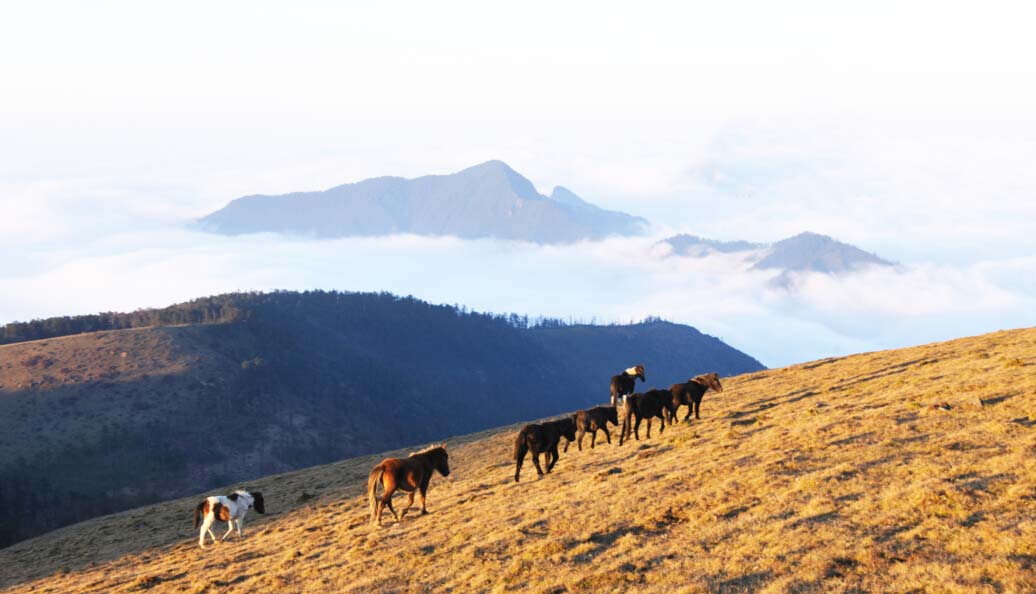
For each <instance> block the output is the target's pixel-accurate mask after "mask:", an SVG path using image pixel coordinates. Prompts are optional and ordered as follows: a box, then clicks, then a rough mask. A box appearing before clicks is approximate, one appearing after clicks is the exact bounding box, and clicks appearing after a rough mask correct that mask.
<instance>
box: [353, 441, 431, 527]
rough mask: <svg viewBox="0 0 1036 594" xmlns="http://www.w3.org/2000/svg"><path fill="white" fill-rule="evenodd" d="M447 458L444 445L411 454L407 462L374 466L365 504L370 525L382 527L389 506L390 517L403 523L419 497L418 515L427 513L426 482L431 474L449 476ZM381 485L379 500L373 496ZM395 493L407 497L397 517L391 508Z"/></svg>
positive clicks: (399, 460) (386, 461)
mask: <svg viewBox="0 0 1036 594" xmlns="http://www.w3.org/2000/svg"><path fill="white" fill-rule="evenodd" d="M449 457H450V456H449V454H447V453H446V444H440V445H436V446H430V447H427V448H425V449H423V450H421V451H420V452H414V453H412V454H410V456H408V457H406V458H385V459H384V460H382V461H381V462H380V463H379V464H378V465H377V466H375V467H374V468H373V469H372V470H371V473H370V476H369V477H368V478H367V501H368V502H369V503H370V514H371V524H375V523H376V524H377V525H378V526H381V514H382V513H383V512H384V511H385V506H388V508H389V511H390V512H392V517H394V518H395V519H396V521H397V522H401V521H403V517H404V516H406V513H407V512H408V511H410V507H411V506H412V505H414V495H415V494H416V493H418V492H420V494H421V515H422V516H423V515H425V514H427V513H428V507H427V506H426V505H425V495H426V494H427V493H428V482H429V481H431V480H432V474H433V472H434V471H438V472H439V474H441V475H443V476H450V463H449ZM378 483H381V486H382V488H383V489H384V491H385V492H384V494H383V495H382V496H381V498H378V497H376V496H375V492H376V491H377V489H378ZM396 489H402V490H403V491H406V492H407V493H409V494H410V498H409V499H408V500H407V503H406V508H405V509H403V512H402V513H400V514H397V513H396V510H395V509H393V507H392V494H393V493H395V491H396Z"/></svg>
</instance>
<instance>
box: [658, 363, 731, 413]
mask: <svg viewBox="0 0 1036 594" xmlns="http://www.w3.org/2000/svg"><path fill="white" fill-rule="evenodd" d="M709 388H712V389H713V390H714V391H716V392H722V391H723V384H721V383H719V374H718V373H716V372H715V371H713V372H712V373H706V374H703V375H699V376H697V377H695V378H693V379H691V380H688V381H687V383H684V384H673V385H672V386H669V392H670V393H671V394H672V395H673V412H672V414H671V415H669V424H670V425H672V424H673V423H674V422H675V421H676V412H677V411H678V410H680V407H681V406H683V405H685V404H686V405H687V416H686V417H684V418H683V420H684V422H687V421H690V420H691V413H692V412H693V413H694V418H695V419H701V415H700V414H699V412H700V411H701V399H702V397H703V396H705V392H707V391H708V390H709Z"/></svg>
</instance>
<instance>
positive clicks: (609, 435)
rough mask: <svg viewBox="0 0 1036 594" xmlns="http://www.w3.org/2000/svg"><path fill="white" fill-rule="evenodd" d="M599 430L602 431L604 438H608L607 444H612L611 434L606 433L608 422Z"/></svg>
mask: <svg viewBox="0 0 1036 594" xmlns="http://www.w3.org/2000/svg"><path fill="white" fill-rule="evenodd" d="M601 430H602V431H604V437H605V439H607V440H608V445H611V444H612V435H611V433H608V423H605V424H604V427H601Z"/></svg>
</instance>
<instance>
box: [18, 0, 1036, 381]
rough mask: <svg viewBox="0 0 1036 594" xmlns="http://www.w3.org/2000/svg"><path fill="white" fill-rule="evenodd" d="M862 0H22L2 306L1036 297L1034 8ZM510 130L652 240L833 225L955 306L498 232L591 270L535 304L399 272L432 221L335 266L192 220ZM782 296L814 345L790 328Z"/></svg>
mask: <svg viewBox="0 0 1036 594" xmlns="http://www.w3.org/2000/svg"><path fill="white" fill-rule="evenodd" d="M859 4H860V5H859V6H846V4H845V3H832V2H780V3H776V2H722V3H717V2H708V3H705V2H702V3H688V2H673V3H655V2H638V3H618V2H615V3H608V2H587V3H579V2H565V3H558V2H526V3H521V4H515V5H510V6H503V5H499V4H496V3H487V2H435V3H428V2H420V3H419V2H413V3H405V2H397V3H368V2H364V3H355V4H349V3H341V2H327V3H316V2H296V3H290V4H284V3H260V2H240V3H232V2H221V3H202V2H181V3H176V4H165V5H163V4H159V3H146V2H38V3H27V2H26V3H17V4H15V3H10V4H8V5H5V6H4V7H2V8H0V254H3V256H4V257H3V269H2V270H0V323H4V322H7V321H11V320H14V319H25V318H29V317H39V316H44V315H57V314H66V313H68V314H72V313H87V312H92V311H97V310H102V309H120V308H134V307H143V306H161V305H166V304H168V303H171V302H173V301H177V300H181V299H184V298H191V297H195V296H199V295H202V294H208V293H212V292H215V291H222V290H234V289H251V288H308V287H313V286H320V287H324V288H340V289H354V288H356V289H358V288H363V289H370V290H378V289H380V288H384V289H386V290H393V291H396V292H403V293H413V294H414V295H416V296H418V297H422V296H424V297H426V298H429V299H432V300H441V301H449V302H458V303H467V304H469V305H476V306H478V307H480V308H483V309H490V310H497V311H519V312H522V313H530V314H537V313H550V314H552V315H561V316H563V317H568V316H573V317H580V318H589V317H592V316H597V317H598V318H601V317H604V318H609V319H622V320H625V319H632V318H635V317H637V316H641V315H649V314H653V313H654V314H659V315H667V316H669V317H672V318H674V319H677V320H679V321H683V322H686V323H690V324H692V325H696V326H698V327H700V328H702V329H703V330H705V331H709V330H710V328H711V329H712V330H713V331H714V332H715V333H717V334H721V335H725V336H735V337H737V340H738V341H739V342H738V344H736V346H739V347H741V348H744V349H745V350H746V351H748V352H749V353H751V354H757V353H760V352H763V353H764V354H765V356H763V355H760V356H761V358H763V359H764V362H765V363H768V364H774V363H778V362H780V363H783V362H787V361H790V360H802V359H803V358H805V357H813V356H824V355H825V354H828V353H834V352H849V351H851V350H853V349H859V348H884V347H887V346H899V345H901V344H910V343H911V342H912V341H913V339H915V338H916V339H918V340H921V339H934V338H941V337H946V338H949V337H951V336H952V333H953V332H974V331H983V330H986V329H996V328H995V327H994V326H1007V325H1023V324H1031V323H1032V322H1033V320H1032V317H1031V316H1030V315H1028V314H1026V313H1024V311H1025V307H1023V306H1024V305H1026V304H1030V303H1031V301H1032V299H1033V298H1034V295H1036V288H1034V287H1033V286H1032V283H1031V282H1028V281H1025V280H1023V278H1024V277H1027V276H1031V275H1030V273H1033V272H1036V270H1034V268H1033V267H1034V264H1033V261H1032V258H1033V256H1034V254H1036V224H1034V221H1036V199H1034V198H1036V168H1034V167H1032V165H1031V159H1032V156H1033V155H1036V107H1034V106H1036V60H1033V59H1032V56H1034V55H1036V38H1034V36H1033V35H1031V31H1030V29H1031V24H1032V23H1033V22H1036V19H1034V18H1033V17H1036V12H1034V9H1033V8H1031V7H1030V6H1031V5H1030V4H1028V3H1022V2H1019V3H996V2H985V3H981V4H979V3H964V2H909V3H905V2H868V3H859ZM489 159H502V160H504V161H506V162H507V163H509V164H510V165H511V166H512V167H514V168H515V169H516V170H517V171H519V172H520V173H522V174H524V175H526V176H527V177H529V178H530V180H531V181H532V182H533V183H534V184H535V185H536V186H537V188H538V189H539V190H540V191H543V192H549V191H550V189H551V188H552V187H553V186H554V185H564V186H566V187H568V188H570V189H572V190H573V191H575V192H576V193H578V194H580V195H581V196H583V197H584V198H586V199H588V200H590V201H592V202H595V203H597V204H600V205H602V206H605V207H608V208H614V209H619V210H623V211H626V212H630V213H633V214H637V215H642V216H645V217H647V218H648V219H650V220H651V221H652V222H653V223H654V224H655V230H654V235H655V236H658V237H660V236H663V235H665V234H666V233H669V232H675V231H686V232H692V233H697V234H699V235H705V236H710V237H717V238H722V239H748V240H753V241H770V240H776V239H780V238H782V237H786V236H788V235H792V234H794V233H797V232H799V231H801V230H804V229H810V230H813V231H817V232H822V233H827V234H830V235H834V236H836V237H838V238H839V239H843V240H845V241H849V242H852V243H855V244H857V245H860V246H861V247H863V248H864V249H867V250H870V251H875V252H878V253H879V254H880V255H882V256H885V257H886V258H889V259H892V260H896V261H899V262H902V263H904V264H906V265H909V266H913V267H914V268H911V269H910V270H909V271H908V272H904V273H903V274H907V275H908V277H907V278H900V279H898V280H893V281H891V282H892V283H894V284H904V285H905V286H908V287H912V288H913V289H914V290H915V291H918V292H920V293H928V297H929V298H930V299H932V303H937V304H938V307H936V308H935V309H938V310H939V312H941V313H939V314H938V315H936V314H934V313H933V314H932V315H930V316H923V315H918V314H916V313H909V312H904V311H900V309H897V308H896V307H894V305H895V304H894V303H889V302H886V301H881V302H878V301H877V300H864V303H865V304H867V307H864V308H863V310H862V311H854V313H853V319H857V320H870V323H871V325H872V326H873V324H874V323H878V322H881V323H889V324H892V325H898V326H900V327H901V328H903V329H902V331H900V332H898V333H896V334H895V336H882V335H881V333H880V332H875V331H874V330H873V328H870V329H867V328H864V327H861V325H860V324H855V323H848V322H849V317H848V316H846V317H843V318H839V317H838V316H837V315H836V314H837V311H835V310H834V309H832V307H831V306H830V304H831V303H842V304H843V305H845V307H847V308H848V307H849V306H850V305H854V300H853V299H852V298H851V296H852V295H854V294H855V292H857V291H859V290H861V287H859V286H858V285H857V284H854V283H858V282H860V281H859V280H856V281H852V282H849V281H845V282H842V281H839V282H837V283H835V284H834V285H832V284H831V283H830V282H828V281H825V280H824V279H814V280H813V281H810V282H808V283H806V284H805V285H804V286H805V287H809V288H810V290H811V291H812V294H811V295H800V296H798V297H789V296H787V295H775V294H771V293H769V292H768V291H767V290H765V289H763V288H762V287H764V286H765V284H764V283H763V284H760V283H758V282H756V281H758V279H755V280H745V279H744V278H740V277H738V278H733V277H731V278H727V279H726V280H724V281H723V282H721V283H717V284H718V285H720V286H723V287H726V290H728V291H729V293H728V294H726V295H727V297H728V298H729V299H730V300H732V301H733V302H736V303H737V304H739V305H738V307H743V308H744V309H742V310H738V309H737V308H734V307H728V308H726V309H724V311H725V312H726V313H724V314H722V315H717V316H709V315H708V311H709V310H708V309H705V310H702V309H701V307H699V306H698V305H695V306H693V307H692V306H691V305H690V304H689V301H688V302H683V303H682V302H681V301H680V299H679V296H678V295H670V296H669V297H667V298H665V299H663V298H661V297H659V296H658V294H657V292H655V293H653V292H652V291H650V290H648V287H651V286H658V287H664V286H666V285H667V283H669V282H670V281H671V278H670V277H672V276H673V275H674V274H677V272H676V271H675V270H674V269H672V267H670V268H665V267H662V268H657V269H656V268H654V267H653V268H652V271H651V274H650V276H651V279H653V280H651V282H649V283H646V285H645V286H644V287H639V288H638V290H637V291H631V293H630V297H629V300H623V299H610V300H606V301H607V302H600V303H599V307H596V309H594V308H593V307H590V306H587V305H586V304H588V303H590V304H592V303H594V302H595V301H594V300H592V299H588V298H587V296H589V295H596V294H597V293H598V291H599V288H600V285H599V283H602V282H604V281H603V280H602V279H604V278H607V277H608V275H609V274H611V273H613V272H614V270H612V269H610V268H608V267H607V265H608V264H607V263H608V262H611V261H612V259H611V256H610V255H615V254H618V255H617V256H616V257H615V260H614V261H616V262H621V266H622V267H624V268H623V269H624V270H626V268H625V267H628V266H630V265H632V264H631V263H632V262H636V260H637V258H640V257H642V256H643V254H644V253H646V251H650V243H648V244H647V245H641V244H638V245H637V246H636V247H635V248H626V247H623V248H619V247H616V246H614V245H611V244H607V245H601V246H596V247H595V246H583V247H581V248H572V249H571V250H569V251H566V252H564V253H563V254H559V253H556V252H551V251H549V250H548V251H544V250H540V249H532V248H528V246H527V247H526V248H517V247H514V246H496V247H494V248H491V249H490V251H491V252H492V253H493V254H495V255H496V256H498V259H496V260H493V265H494V266H495V267H496V270H495V271H494V274H499V275H501V278H500V279H499V280H498V284H499V282H506V278H507V273H508V271H511V272H514V273H517V272H519V271H523V272H527V271H528V270H527V268H526V267H527V266H528V264H529V263H530V262H535V263H537V265H538V266H541V267H542V266H546V265H547V264H545V263H549V262H567V263H568V264H570V265H572V266H576V267H578V268H579V269H580V270H581V271H582V273H581V274H585V277H584V276H580V275H579V274H576V275H575V276H574V278H573V276H572V274H571V271H570V270H567V269H564V268H562V267H560V266H562V265H560V264H559V265H558V266H559V268H557V269H556V270H553V271H551V272H550V273H549V274H548V276H550V277H552V278H553V277H556V278H557V280H558V283H559V291H562V290H563V292H564V295H561V296H557V295H555V296H551V298H549V299H544V300H542V301H541V300H538V299H539V298H538V297H537V296H535V295H528V296H526V297H523V298H521V299H519V298H516V297H514V296H509V295H505V294H503V293H500V294H496V293H493V292H492V291H486V290H485V289H484V288H480V286H481V285H479V283H469V282H468V280H470V279H459V280H458V281H457V282H456V283H455V284H454V287H453V289H451V290H447V289H445V288H443V287H440V286H435V285H434V284H433V282H434V281H432V280H428V281H427V282H416V281H414V282H410V283H408V281H407V280H406V279H413V278H414V276H413V275H410V276H405V275H403V274H402V273H401V271H403V270H410V267H411V266H413V264H412V263H407V260H408V256H407V255H405V254H406V253H407V250H406V249H403V248H400V247H399V246H401V245H409V244H407V243H406V241H412V240H398V239H396V240H392V241H390V242H388V243H385V244H380V243H378V244H371V243H362V244H349V245H353V247H357V246H360V247H362V249H364V250H367V251H368V252H370V253H373V254H377V257H375V258H374V260H376V261H378V262H380V263H381V264H380V267H379V268H377V269H370V270H368V271H367V272H368V273H367V275H366V276H365V277H364V278H362V279H360V278H356V277H352V278H350V277H348V276H338V275H337V273H333V272H332V270H338V269H337V268H334V269H332V268H331V267H330V266H331V262H332V261H333V262H334V263H335V265H336V266H349V265H350V264H349V261H348V260H346V261H342V259H341V258H342V256H340V255H339V253H338V252H337V251H335V249H337V248H335V249H332V248H333V247H334V246H333V245H331V244H319V243H318V242H313V243H306V242H302V243H299V242H292V243H291V245H290V248H286V247H285V246H284V244H279V243H277V241H276V240H273V239H270V238H242V239H240V240H238V241H234V240H226V239H220V238H212V237H209V236H201V235H199V234H194V233H190V232H186V231H184V230H183V224H184V223H185V222H187V221H189V220H190V219H192V218H194V217H198V216H201V215H203V214H205V213H207V212H210V211H211V210H214V209H216V208H219V207H220V206H222V205H223V204H225V203H226V202H228V201H229V200H231V199H233V198H236V197H238V196H241V195H246V194H251V193H278V192H288V191H297V190H313V189H323V188H327V187H331V186H334V185H338V184H341V183H345V182H351V181H358V180H360V179H364V178H367V177H373V176H377V175H403V176H408V177H409V176H418V175H422V174H427V173H448V172H452V171H457V170H459V169H462V168H464V167H467V166H470V165H473V164H475V163H479V162H482V161H486V160H489ZM401 241H402V243H400V242H401ZM271 242H272V243H271ZM433 243H434V242H433ZM434 245H436V246H440V247H438V248H434V249H432V248H428V247H427V246H424V247H422V248H420V249H425V250H429V249H430V251H431V252H433V253H439V254H441V256H442V259H440V260H434V261H422V265H423V266H425V267H428V266H435V265H436V264H440V265H442V264H444V263H445V262H446V261H455V260H456V259H462V260H464V259H471V258H478V257H479V254H481V253H483V252H484V251H485V250H486V248H485V246H484V245H482V244H478V245H474V246H471V245H468V246H465V245H454V244H451V243H449V242H447V244H438V243H436V244H434ZM443 245H446V246H448V247H442V246H443ZM337 247H338V248H340V247H341V246H340V245H339V246H337ZM282 252H283V253H282ZM255 253H262V254H267V255H269V256H270V258H269V259H266V260H264V259H254V258H253V257H252V256H250V254H255ZM284 253H287V254H293V255H294V257H296V258H297V259H298V262H306V263H307V264H306V265H302V266H300V265H298V263H297V262H289V261H286V260H285V258H287V256H285V255H284ZM314 258H325V259H326V261H327V263H328V264H327V267H326V268H325V267H321V266H320V265H315V264H313V259H314ZM589 262H593V263H596V264H598V265H599V266H591V265H590V264H589ZM144 263H146V264H144ZM617 265H619V264H617ZM687 266H691V264H687ZM242 267H244V268H246V269H245V270H243V269H242ZM300 271H303V272H305V274H303V272H300ZM138 273H139V274H141V275H142V276H141V277H140V279H138V280H137V282H134V283H132V286H131V287H126V286H119V283H120V280H122V279H125V278H127V277H128V276H131V275H134V274H138ZM627 273H629V272H628V271H627V272H624V273H623V274H627ZM629 274H630V278H631V282H633V283H635V282H636V275H634V274H632V273H629ZM1020 277H1022V278H1020ZM96 279H107V280H106V282H103V281H98V280H96ZM170 279H175V280H176V282H175V283H174V282H172V281H171V280H170ZM870 280H871V281H872V282H875V283H877V282H879V281H878V279H876V278H871V279H870ZM884 280H885V281H888V279H884ZM695 286H697V285H695ZM687 288H689V287H687ZM702 290H703V291H704V290H705V289H702ZM871 290H872V291H874V292H876V293H880V292H882V291H883V289H882V287H871ZM976 291H979V293H980V294H978V293H976ZM42 293H46V295H42ZM915 294H916V293H915ZM820 295H823V296H824V298H823V299H820V298H819V297H818V296H820ZM720 297H722V295H720ZM825 299H827V301H824V300H825ZM891 299H892V300H893V301H895V300H898V301H903V300H910V297H908V296H904V295H902V294H900V293H895V295H894V296H893V297H891ZM840 300H841V301H840ZM706 303H707V304H708V305H709V306H710V307H716V308H722V307H723V304H724V300H723V299H722V298H716V299H708V300H706ZM825 303H827V305H825ZM969 303H970V304H972V305H968V304H969ZM977 304H981V305H980V306H979V305H977ZM868 307H869V309H867V308H868ZM523 308H524V309H523ZM976 308H978V309H976ZM854 309H859V308H854ZM749 310H750V311H751V315H749V314H748V313H746V312H749ZM979 310H980V311H979ZM890 312H893V313H890ZM896 316H908V317H909V316H913V317H910V318H909V319H911V320H914V321H915V322H916V324H914V325H912V326H911V325H910V324H906V325H905V326H904V324H903V323H902V321H901V319H900V318H898V317H896ZM738 320H750V321H751V325H752V326H753V327H754V328H756V330H755V333H753V330H752V329H750V328H748V327H747V324H748V322H745V323H741V324H739V321H738ZM948 320H960V321H958V322H951V321H948ZM922 322H923V323H922ZM760 324H769V325H770V326H769V327H770V328H771V329H776V328H784V329H785V330H789V331H790V332H793V333H797V335H799V338H797V339H796V340H797V341H798V342H799V343H801V344H798V346H797V347H796V348H795V349H793V351H787V350H781V349H772V355H771V354H768V353H770V351H768V350H766V349H769V348H770V347H769V346H767V345H765V344H764V343H763V341H762V340H761V339H759V340H757V339H756V338H755V337H756V336H757V335H758V334H759V333H760V331H758V326H759V325H760ZM864 325H866V323H864ZM790 329H792V330H790ZM809 329H812V330H810V331H807V330H809Z"/></svg>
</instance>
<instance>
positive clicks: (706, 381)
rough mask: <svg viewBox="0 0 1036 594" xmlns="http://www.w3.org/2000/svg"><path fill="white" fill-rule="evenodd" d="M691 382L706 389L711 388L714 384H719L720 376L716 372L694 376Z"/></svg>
mask: <svg viewBox="0 0 1036 594" xmlns="http://www.w3.org/2000/svg"><path fill="white" fill-rule="evenodd" d="M691 381H692V382H694V383H696V384H700V385H702V386H705V387H706V388H710V387H712V385H713V384H714V383H716V382H719V374H718V373H716V372H715V371H712V372H709V373H703V374H701V375H696V376H694V377H693V378H691Z"/></svg>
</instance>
